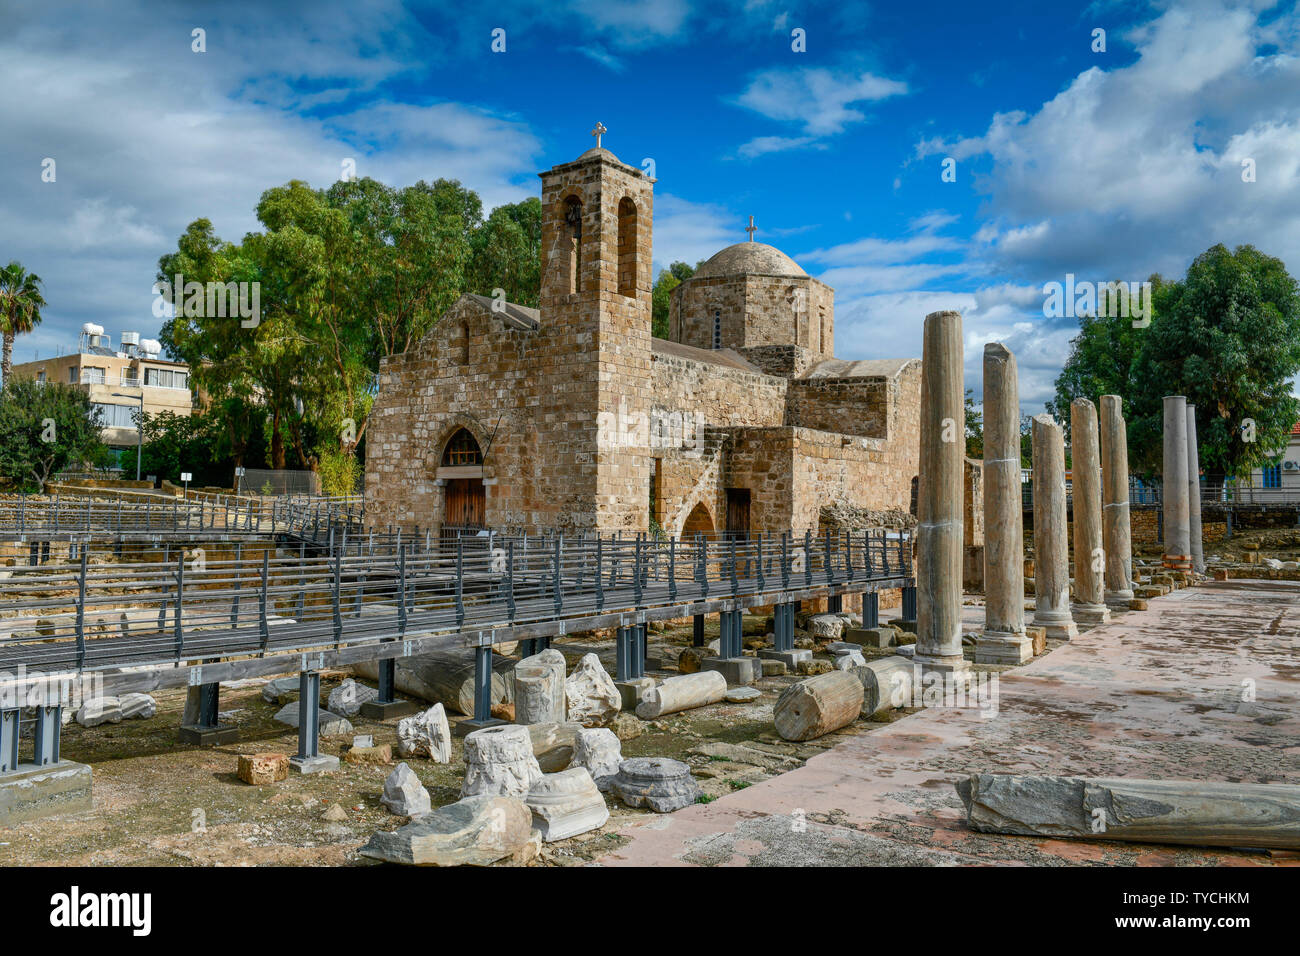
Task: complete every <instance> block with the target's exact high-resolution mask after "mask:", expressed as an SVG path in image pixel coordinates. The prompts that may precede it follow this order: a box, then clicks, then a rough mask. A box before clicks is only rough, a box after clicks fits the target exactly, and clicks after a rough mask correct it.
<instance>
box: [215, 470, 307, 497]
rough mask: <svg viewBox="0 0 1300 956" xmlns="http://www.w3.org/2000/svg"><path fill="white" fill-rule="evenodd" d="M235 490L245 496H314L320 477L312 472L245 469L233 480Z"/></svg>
mask: <svg viewBox="0 0 1300 956" xmlns="http://www.w3.org/2000/svg"><path fill="white" fill-rule="evenodd" d="M234 481H235V488H236V490H238V491H239V492H241V493H242V494H246V495H260V494H271V495H314V494H319V493H320V476H319V475H317V474H316V472H314V471H288V470H283V469H280V470H273V469H270V468H246V469H244V474H243V476H242V477H237V478H235V479H234Z"/></svg>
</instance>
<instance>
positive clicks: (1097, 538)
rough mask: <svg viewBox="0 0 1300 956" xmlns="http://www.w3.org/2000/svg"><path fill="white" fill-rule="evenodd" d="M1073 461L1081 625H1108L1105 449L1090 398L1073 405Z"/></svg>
mask: <svg viewBox="0 0 1300 956" xmlns="http://www.w3.org/2000/svg"><path fill="white" fill-rule="evenodd" d="M1070 460H1071V464H1072V466H1073V467H1072V468H1071V473H1072V474H1073V476H1074V480H1073V482H1072V485H1073V488H1074V496H1073V497H1074V607H1073V608H1072V609H1071V616H1072V617H1073V618H1074V620H1075V622H1076V623H1079V624H1105V623H1106V622H1107V621H1109V620H1110V608H1108V607H1106V603H1105V586H1104V582H1105V569H1106V551H1105V549H1104V548H1103V547H1102V543H1101V447H1100V445H1099V443H1098V439H1097V406H1095V405H1093V404H1092V402H1090V401H1088V399H1086V398H1076V399H1075V400H1074V401H1073V402H1072V403H1071V404H1070Z"/></svg>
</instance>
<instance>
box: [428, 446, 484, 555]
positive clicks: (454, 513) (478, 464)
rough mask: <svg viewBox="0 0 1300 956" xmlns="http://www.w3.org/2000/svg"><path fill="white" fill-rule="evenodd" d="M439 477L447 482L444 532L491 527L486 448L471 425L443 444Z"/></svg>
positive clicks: (444, 504) (444, 488)
mask: <svg viewBox="0 0 1300 956" xmlns="http://www.w3.org/2000/svg"><path fill="white" fill-rule="evenodd" d="M438 477H439V478H440V479H441V480H442V482H443V492H444V495H445V500H444V502H443V511H442V515H443V519H442V530H443V533H444V534H445V533H447V532H452V533H455V532H457V531H477V530H480V529H482V528H485V527H487V489H486V488H485V487H484V486H483V451H482V449H481V448H479V444H478V439H476V438H475V437H474V435H473V434H472V433H471V432H470V431H469V429H467V428H461V429H458V430H457V431H456V432H455V433H453V434H452V436H451V437H450V438H448V439H447V444H446V445H445V446H443V450H442V458H441V463H440V465H439V468H438Z"/></svg>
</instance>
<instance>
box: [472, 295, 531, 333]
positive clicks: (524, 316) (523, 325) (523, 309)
mask: <svg viewBox="0 0 1300 956" xmlns="http://www.w3.org/2000/svg"><path fill="white" fill-rule="evenodd" d="M465 297H466V298H468V299H473V300H474V301H475V302H477V303H478V304H479V305H481V306H482V307H483V308H484V309H485V310H487V311H488V312H491V313H492V314H493V315H499V316H501V321H502V322H504V323H505V324H506V325H509V326H513V327H514V328H516V329H522V330H524V331H526V332H533V331H536V330H537V329H540V328H541V327H542V313H541V312H539V311H538V310H537V309H531V308H529V307H528V306H526V305H515V304H514V303H513V302H507V303H505V309H504V310H503V311H501V312H494V311H493V309H492V305H493V303H494V302H495V301H496V300H495V299H490V298H488V297H487V296H485V295H474V293H472V292H467V293H466V294H465Z"/></svg>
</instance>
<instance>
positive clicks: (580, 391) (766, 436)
mask: <svg viewBox="0 0 1300 956" xmlns="http://www.w3.org/2000/svg"><path fill="white" fill-rule="evenodd" d="M541 180H542V209H543V225H542V257H543V261H542V266H543V278H542V287H541V296H540V308H538V309H530V308H526V307H523V306H519V305H515V304H513V303H508V302H503V301H494V300H492V299H489V298H486V297H483V296H477V295H465V296H462V297H461V298H460V299H459V300H458V301H457V302H456V303H455V304H454V305H453V306H452V307H451V308H450V309H449V310H448V311H447V312H446V313H445V314H444V315H443V317H442V318H441V320H440V321H439V322H438V324H437V325H436V326H435V327H434V328H433V329H432V331H430V332H429V334H428V335H427V336H426V337H425V338H424V339H423V340H422V341H421V342H420V343H419V345H418V346H417V347H415V348H414V349H412V350H411V351H410V352H408V353H405V354H402V355H396V356H393V357H391V358H390V359H387V360H386V361H385V362H384V363H383V364H382V365H381V368H380V373H379V393H378V396H377V398H376V401H375V406H374V409H373V411H372V413H371V417H370V421H369V424H368V428H367V444H368V450H367V459H366V520H367V523H369V524H371V525H373V526H379V527H383V526H386V525H390V524H391V525H395V526H402V527H404V528H408V529H409V528H413V527H414V526H416V525H418V526H420V527H421V528H422V529H429V530H434V531H436V530H437V529H439V528H441V527H443V526H444V525H447V524H456V523H457V520H456V516H458V515H464V514H471V515H474V516H475V518H476V520H477V521H478V522H479V523H480V526H482V527H488V528H495V529H499V530H505V531H515V532H518V531H528V532H537V531H543V530H549V529H559V530H564V531H570V532H572V531H583V530H585V531H601V532H612V531H627V532H636V531H646V530H648V529H649V528H650V527H651V526H652V525H651V522H652V521H653V522H654V524H655V525H657V526H658V527H659V528H661V529H663V531H664V532H666V533H667V534H670V535H673V536H682V535H691V534H694V533H696V532H705V533H713V532H721V531H735V532H745V533H755V532H762V533H767V534H772V533H780V532H782V531H789V532H792V533H795V534H802V533H803V532H805V531H813V532H816V531H817V530H818V522H819V514H820V509H821V507H822V506H823V505H827V504H832V503H843V504H845V505H851V506H854V507H858V508H864V509H873V510H883V509H899V510H903V511H907V510H909V509H910V508H912V507H913V501H914V495H915V487H916V482H917V476H918V467H917V460H918V431H919V419H920V411H919V409H920V379H921V370H920V361H919V360H917V359H872V360H865V361H846V360H843V359H837V358H835V357H834V354H833V347H832V346H833V341H834V292H833V290H832V289H831V288H830V287H829V286H826V285H825V284H823V283H821V282H818V281H817V280H816V279H812V278H811V277H809V276H808V275H807V274H806V273H804V271H803V269H802V268H800V267H799V266H798V265H797V264H796V263H795V262H794V260H792V259H790V258H789V257H788V256H786V255H785V254H784V253H782V252H780V251H779V250H777V249H775V248H773V247H771V246H768V245H765V244H763V243H759V242H752V241H751V242H741V243H736V244H735V245H732V246H729V247H727V248H726V249H723V250H722V251H721V252H719V253H718V254H717V255H715V256H714V257H712V258H711V259H709V260H708V261H707V262H705V263H704V265H703V266H701V268H700V269H699V271H698V272H697V274H696V275H695V276H694V277H692V278H691V279H688V280H686V281H685V282H683V283H682V284H681V285H679V286H678V287H677V288H676V289H674V290H673V295H672V307H671V326H672V333H671V339H670V340H660V339H653V338H652V337H651V335H650V324H651V304H650V288H651V248H652V247H651V242H652V239H651V237H652V207H653V181H652V180H650V179H648V178H647V177H646V176H645V175H644V174H643V173H642V171H641V170H640V169H637V168H635V167H633V166H628V165H626V164H624V163H623V162H621V161H620V160H619V159H618V158H617V157H616V156H614V154H613V153H611V152H610V151H609V150H607V149H600V148H597V149H591V150H588V151H587V152H586V153H584V154H583V155H582V156H580V157H579V158H578V159H577V160H575V161H574V162H570V163H564V164H561V165H559V166H555V167H553V168H552V169H550V170H548V171H546V172H544V173H542V174H541ZM465 433H468V436H470V437H469V438H468V439H466V436H465ZM467 448H468V449H469V451H468V452H466V451H465V450H466V449H467ZM453 449H456V450H458V452H459V453H461V455H460V457H458V458H453V457H450V456H451V452H452V450H453ZM456 496H459V497H456ZM466 496H469V497H470V498H472V499H475V503H474V505H473V506H472V507H469V508H468V510H466V509H465V508H464V498H465V497H466ZM453 497H456V503H455V504H453ZM461 520H463V518H462V519H461ZM733 523H743V524H744V526H743V527H729V524H733Z"/></svg>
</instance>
